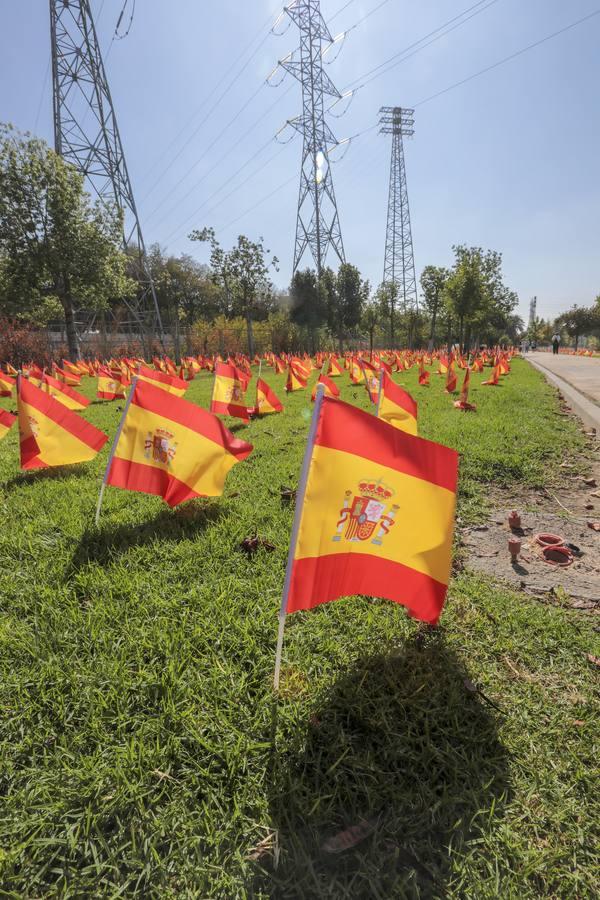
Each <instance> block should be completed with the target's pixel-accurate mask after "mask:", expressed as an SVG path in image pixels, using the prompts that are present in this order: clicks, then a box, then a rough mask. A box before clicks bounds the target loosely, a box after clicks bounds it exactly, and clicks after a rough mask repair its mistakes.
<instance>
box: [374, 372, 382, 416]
mask: <svg viewBox="0 0 600 900" xmlns="http://www.w3.org/2000/svg"><path fill="white" fill-rule="evenodd" d="M382 388H383V369H382V370H381V372H380V373H379V393H378V394H377V412H376V413H375V418H376V419H378V418H379V407H380V406H381V391H382Z"/></svg>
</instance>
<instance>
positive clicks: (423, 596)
mask: <svg viewBox="0 0 600 900" xmlns="http://www.w3.org/2000/svg"><path fill="white" fill-rule="evenodd" d="M457 473H458V455H457V453H456V452H455V451H454V450H450V449H449V448H448V447H444V446H442V445H440V444H435V443H433V442H432V441H426V440H423V439H422V438H419V437H415V436H413V435H410V434H406V433H405V432H403V431H399V430H398V429H397V428H391V427H390V426H389V425H388V424H387V423H386V422H382V421H381V420H380V419H376V418H375V417H374V416H372V415H370V414H369V413H366V412H363V411H362V410H360V409H357V408H356V407H354V406H350V405H348V404H347V403H343V402H341V401H340V400H331V399H329V398H327V397H325V398H324V399H323V401H322V405H321V409H320V410H319V413H318V420H317V423H316V435H315V441H314V446H313V448H312V454H311V458H310V464H309V468H308V477H307V483H306V491H305V495H304V501H303V503H302V506H301V507H299V509H298V511H297V522H296V524H297V529H298V538H297V542H296V546H295V548H292V549H291V551H290V552H291V553H293V556H292V557H291V559H290V562H289V563H288V565H289V566H291V571H289V572H288V576H289V591H288V593H287V598H285V599H286V602H285V606H284V608H283V612H295V611H296V610H301V609H311V608H312V607H314V606H317V605H319V604H320V603H326V602H328V601H329V600H336V599H337V598H339V597H346V596H349V595H354V594H367V595H368V596H372V597H385V598H387V599H388V600H393V601H395V602H396V603H401V604H403V605H404V606H406V607H408V610H409V612H410V614H411V615H412V616H414V617H415V618H418V619H421V620H422V621H424V622H430V623H432V624H435V623H436V622H437V621H438V619H439V617H440V613H441V611H442V607H443V605H444V600H445V597H446V591H447V586H448V580H449V578H450V565H451V556H452V533H453V528H454V510H455V503H456V482H457Z"/></svg>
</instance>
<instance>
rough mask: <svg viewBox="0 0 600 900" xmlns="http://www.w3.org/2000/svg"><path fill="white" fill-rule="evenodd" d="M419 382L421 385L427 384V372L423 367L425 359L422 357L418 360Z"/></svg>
mask: <svg viewBox="0 0 600 900" xmlns="http://www.w3.org/2000/svg"><path fill="white" fill-rule="evenodd" d="M419 384H420V385H421V387H428V386H429V372H428V371H427V369H426V368H425V360H424V359H423V357H421V359H420V360H419Z"/></svg>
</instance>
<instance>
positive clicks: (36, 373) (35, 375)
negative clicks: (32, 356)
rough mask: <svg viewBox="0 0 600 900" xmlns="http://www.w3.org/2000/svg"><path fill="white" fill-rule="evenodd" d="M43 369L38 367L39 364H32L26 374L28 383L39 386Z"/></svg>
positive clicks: (42, 378)
mask: <svg viewBox="0 0 600 900" xmlns="http://www.w3.org/2000/svg"><path fill="white" fill-rule="evenodd" d="M44 375H45V371H44V370H43V369H40V367H39V366H35V365H34V366H32V367H31V368H30V370H29V375H28V376H27V377H28V379H29V382H30V384H35V386H36V387H41V386H42V382H43V380H44Z"/></svg>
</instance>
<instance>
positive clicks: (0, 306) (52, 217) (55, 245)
mask: <svg viewBox="0 0 600 900" xmlns="http://www.w3.org/2000/svg"><path fill="white" fill-rule="evenodd" d="M121 235H122V216H121V214H120V211H118V210H116V209H114V208H112V207H110V206H109V205H107V204H103V203H101V202H100V201H97V202H96V203H95V204H92V203H91V200H90V197H89V195H88V194H86V193H85V191H84V189H83V178H82V176H81V175H79V173H78V172H76V170H75V169H74V168H73V167H72V166H70V165H68V164H67V163H65V162H64V161H63V160H62V158H61V157H60V156H58V155H57V154H56V153H54V152H53V151H52V150H51V149H50V148H49V147H48V146H47V145H46V144H45V143H44V142H43V141H41V140H39V139H37V138H32V137H30V136H29V135H21V134H19V133H18V132H15V131H14V130H13V129H12V128H10V127H9V126H4V125H1V126H0V312H2V313H4V314H5V315H10V316H13V317H17V318H21V319H24V320H26V321H31V322H35V323H37V324H45V323H46V322H47V321H48V319H49V318H53V317H55V316H56V312H57V306H58V304H60V306H61V307H62V311H63V314H64V319H65V324H66V331H67V337H68V341H69V350H70V352H71V354H72V356H73V358H76V357H77V356H78V355H79V354H78V342H77V334H76V331H75V324H74V312H75V308H76V306H80V307H85V308H87V309H97V310H103V309H107V308H108V306H109V304H110V302H111V300H113V299H116V298H121V297H124V296H129V295H131V294H132V293H133V292H134V291H135V284H134V282H133V281H132V280H131V279H129V278H128V277H127V276H126V273H125V266H126V258H125V255H124V254H123V253H122V252H121V251H120V249H119V247H120V243H121Z"/></svg>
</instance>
